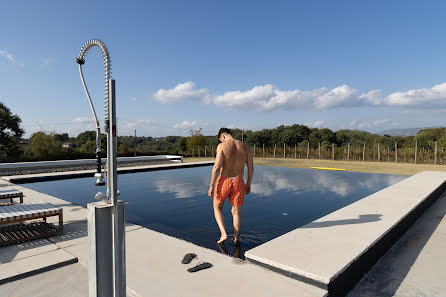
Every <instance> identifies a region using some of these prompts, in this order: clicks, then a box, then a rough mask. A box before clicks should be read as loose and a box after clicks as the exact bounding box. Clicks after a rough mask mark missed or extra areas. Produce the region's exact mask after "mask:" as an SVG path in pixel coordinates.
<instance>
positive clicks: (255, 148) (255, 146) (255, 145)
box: [254, 143, 256, 158]
mask: <svg viewBox="0 0 446 297" xmlns="http://www.w3.org/2000/svg"><path fill="white" fill-rule="evenodd" d="M255 157H256V144H255V143H254V158H255Z"/></svg>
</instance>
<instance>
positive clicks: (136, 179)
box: [26, 166, 406, 258]
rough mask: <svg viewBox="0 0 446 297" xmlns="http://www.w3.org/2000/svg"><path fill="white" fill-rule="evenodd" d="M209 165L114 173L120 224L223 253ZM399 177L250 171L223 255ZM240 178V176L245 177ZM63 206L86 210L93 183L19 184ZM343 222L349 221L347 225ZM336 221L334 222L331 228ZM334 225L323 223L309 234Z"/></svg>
mask: <svg viewBox="0 0 446 297" xmlns="http://www.w3.org/2000/svg"><path fill="white" fill-rule="evenodd" d="M211 171H212V167H197V168H184V169H175V170H164V171H154V172H144V173H134V174H124V175H119V178H118V185H119V190H120V192H121V196H120V198H121V199H122V200H124V201H127V202H128V204H127V220H128V221H130V222H132V223H136V224H139V225H143V226H146V227H148V228H150V229H153V230H156V231H159V232H162V233H165V234H168V235H171V236H175V237H178V238H182V239H185V240H188V241H191V242H193V243H195V244H198V245H201V246H204V247H208V248H211V249H215V250H217V251H222V249H221V247H219V246H218V245H217V244H216V241H217V239H218V238H219V237H220V234H219V230H218V226H217V224H216V222H215V219H214V215H213V208H212V198H210V197H208V196H207V191H208V189H209V182H210V177H211ZM404 178H406V176H398V175H386V174H368V173H353V172H328V171H319V170H311V169H296V168H279V167H266V166H265V167H264V166H256V167H255V173H254V179H253V182H252V188H251V194H249V195H247V196H246V198H245V206H244V207H243V213H242V216H243V226H242V235H241V240H242V246H241V249H240V248H239V249H238V250H237V249H235V247H234V245H233V244H232V242H231V243H227V244H226V246H225V248H226V249H229V251H228V252H227V253H228V254H229V255H234V254H236V255H240V257H242V258H243V253H244V251H246V250H248V249H251V248H253V247H255V246H257V245H259V244H261V243H264V242H266V241H269V240H271V239H273V238H275V237H277V236H279V235H282V234H284V233H286V232H289V231H291V230H293V229H295V228H298V227H300V226H302V225H305V224H308V223H310V222H312V221H314V220H316V219H318V218H320V217H322V216H325V215H327V214H329V213H331V212H333V211H335V210H337V209H339V208H342V207H344V206H346V205H348V204H350V203H353V202H355V201H357V200H359V199H361V198H363V197H365V196H368V195H370V194H372V193H374V192H376V191H378V190H381V189H383V188H385V187H388V186H390V185H392V184H394V183H396V182H398V181H400V180H402V179H404ZM245 180H246V173H245ZM26 186H27V187H29V188H32V189H35V190H37V191H40V192H44V193H47V194H50V195H53V196H56V197H60V198H62V199H64V200H67V201H70V202H73V203H76V204H79V205H83V206H86V204H87V203H90V202H93V201H94V195H95V193H96V192H97V191H98V190H99V191H103V192H105V189H104V187H95V186H94V179H92V178H82V179H71V180H60V181H51V182H42V183H33V184H28V185H26ZM223 213H224V216H225V223H226V227H227V231H228V236H230V238H231V237H232V236H233V234H231V233H232V230H233V227H232V215H231V212H230V206H229V204H228V203H226V205H225V207H224V209H223ZM363 215H366V216H364V217H359V218H357V219H352V218H346V220H345V221H344V222H343V223H345V224H347V223H366V222H367V221H371V220H373V219H376V217H372V216H371V215H373V214H369V215H367V214H363ZM349 219H350V220H349ZM338 223H339V222H338ZM333 224H335V222H325V223H319V224H313V225H311V226H309V228H324V227H329V226H330V225H333Z"/></svg>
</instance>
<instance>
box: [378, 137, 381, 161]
mask: <svg viewBox="0 0 446 297" xmlns="http://www.w3.org/2000/svg"><path fill="white" fill-rule="evenodd" d="M380 161H381V152H380V151H379V142H378V162H380Z"/></svg>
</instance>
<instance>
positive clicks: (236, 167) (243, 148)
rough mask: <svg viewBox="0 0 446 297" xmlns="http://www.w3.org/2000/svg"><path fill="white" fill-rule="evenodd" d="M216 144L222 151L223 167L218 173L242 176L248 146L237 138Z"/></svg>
mask: <svg viewBox="0 0 446 297" xmlns="http://www.w3.org/2000/svg"><path fill="white" fill-rule="evenodd" d="M218 146H221V150H222V153H223V167H222V168H221V172H220V175H223V176H230V177H232V176H241V177H243V174H244V168H245V164H246V160H247V159H248V153H249V147H248V146H247V145H246V144H245V143H243V142H241V141H240V140H237V139H233V140H228V141H225V142H224V143H220V144H219V145H218ZM217 149H218V148H217Z"/></svg>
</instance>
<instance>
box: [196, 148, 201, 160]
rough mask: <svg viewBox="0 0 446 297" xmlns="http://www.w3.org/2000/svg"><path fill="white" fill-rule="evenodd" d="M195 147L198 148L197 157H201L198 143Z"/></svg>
mask: <svg viewBox="0 0 446 297" xmlns="http://www.w3.org/2000/svg"><path fill="white" fill-rule="evenodd" d="M197 147H198V148H197V149H198V158H200V157H201V155H200V146H199V145H198V146H197Z"/></svg>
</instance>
